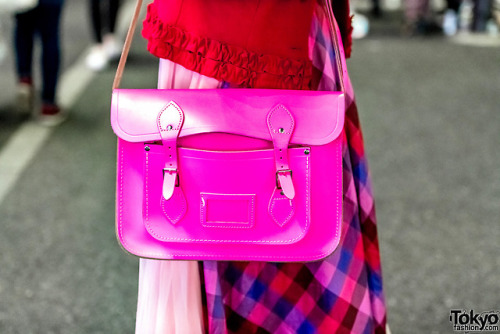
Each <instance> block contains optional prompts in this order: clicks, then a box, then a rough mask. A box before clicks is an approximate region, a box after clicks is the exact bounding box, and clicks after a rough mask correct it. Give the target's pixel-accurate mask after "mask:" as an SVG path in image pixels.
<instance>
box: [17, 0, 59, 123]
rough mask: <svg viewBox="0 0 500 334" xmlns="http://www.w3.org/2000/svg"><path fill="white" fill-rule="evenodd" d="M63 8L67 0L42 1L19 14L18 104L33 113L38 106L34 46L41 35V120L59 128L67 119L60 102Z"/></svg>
mask: <svg viewBox="0 0 500 334" xmlns="http://www.w3.org/2000/svg"><path fill="white" fill-rule="evenodd" d="M62 7H63V0H39V3H38V5H37V6H36V7H35V8H33V9H31V10H28V11H26V12H22V13H18V14H16V15H15V29H14V44H15V55H16V69H17V76H18V80H19V84H18V98H17V105H18V107H19V109H20V110H22V111H30V112H31V110H32V109H33V106H34V88H33V68H32V63H33V47H34V40H35V37H36V36H37V35H39V37H40V39H41V42H42V58H41V67H42V104H41V108H40V112H39V113H38V114H37V119H38V121H39V122H41V123H42V124H45V125H57V124H59V123H61V122H62V121H63V120H64V113H63V112H62V110H61V108H60V107H59V106H58V105H57V103H56V87H57V81H58V75H59V67H60V61H61V48H60V31H59V28H60V18H61V12H62Z"/></svg>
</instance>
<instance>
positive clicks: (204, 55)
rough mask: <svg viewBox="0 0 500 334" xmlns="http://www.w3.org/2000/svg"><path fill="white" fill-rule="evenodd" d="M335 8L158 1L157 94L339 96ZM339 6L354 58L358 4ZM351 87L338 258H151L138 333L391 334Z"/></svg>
mask: <svg viewBox="0 0 500 334" xmlns="http://www.w3.org/2000/svg"><path fill="white" fill-rule="evenodd" d="M328 1H329V0H325V1H316V0H288V1H282V0H266V1H260V2H259V1H254V0H238V1H226V0H155V1H154V2H153V3H152V4H150V5H149V7H148V15H147V18H146V20H145V22H144V26H143V27H144V28H143V31H142V34H143V36H144V37H145V38H147V39H148V50H149V51H150V52H151V53H152V54H153V55H155V56H157V57H159V58H161V59H160V69H159V78H158V87H159V88H161V89H187V88H204V89H207V88H211V89H216V88H229V87H231V88H268V89H295V90H297V89H301V90H338V89H339V86H340V82H339V77H340V74H339V73H338V71H339V70H340V68H338V67H337V66H338V63H337V62H336V59H335V56H334V54H335V51H334V48H333V46H332V45H333V43H334V42H333V40H335V39H336V37H334V36H337V35H332V33H331V29H330V28H331V26H330V24H331V23H332V22H331V21H330V18H332V16H330V14H331V13H330V3H328ZM332 3H333V7H334V8H333V10H334V12H335V17H336V19H337V20H338V26H339V30H340V34H341V35H342V41H343V43H344V46H345V51H346V55H347V56H348V55H349V54H350V36H349V33H350V31H351V27H350V21H351V20H350V15H349V14H350V13H349V5H348V1H347V0H342V1H333V2H332ZM193 55H194V56H193ZM249 59H251V60H252V61H249ZM285 68H293V69H294V70H293V71H289V72H287V73H284V71H285V70H284V69H285ZM345 83H346V85H347V86H348V87H347V88H346V95H347V96H348V97H347V101H348V102H347V112H346V119H347V120H346V123H345V124H346V127H345V131H346V137H345V151H344V155H343V159H344V164H343V165H344V170H343V173H344V174H343V177H344V182H345V188H344V189H345V193H344V195H345V199H346V200H345V203H348V204H347V205H345V207H344V213H343V219H344V220H343V228H342V230H343V232H342V233H343V237H342V241H341V243H340V245H339V247H338V249H337V250H336V251H335V252H334V253H333V254H332V255H330V256H328V257H327V258H325V259H323V260H321V261H317V262H314V263H271V262H223V261H204V262H200V263H197V262H194V261H159V260H152V259H141V260H140V270H139V298H138V310H137V324H136V333H137V334H142V333H148V334H150V333H151V334H153V333H169V334H170V333H193V334H195V333H226V332H239V333H277V332H287V333H306V332H307V333H317V332H322V333H339V332H345V333H351V332H352V333H381V334H383V333H386V326H385V322H386V317H385V314H386V313H385V303H384V296H383V291H382V281H381V280H382V277H381V271H380V259H379V250H378V241H377V240H378V239H377V233H376V223H375V216H374V208H373V198H372V195H371V193H370V186H369V176H368V175H369V173H368V170H367V169H366V166H367V165H366V162H365V156H364V154H363V142H362V135H361V129H360V127H359V122H358V114H357V109H356V104H355V102H354V97H353V92H352V87H351V86H350V83H349V80H348V79H346V81H345ZM205 324H206V325H207V326H208V327H207V328H204V326H205Z"/></svg>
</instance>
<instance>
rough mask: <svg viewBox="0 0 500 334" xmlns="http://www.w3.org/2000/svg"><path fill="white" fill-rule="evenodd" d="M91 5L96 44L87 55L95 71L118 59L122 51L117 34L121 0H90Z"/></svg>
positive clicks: (90, 66)
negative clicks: (116, 27) (116, 28)
mask: <svg viewBox="0 0 500 334" xmlns="http://www.w3.org/2000/svg"><path fill="white" fill-rule="evenodd" d="M89 5H90V17H91V23H92V35H93V38H94V43H95V45H94V46H93V47H92V48H91V50H90V52H89V54H88V56H87V66H88V67H89V68H90V69H92V70H94V71H101V70H103V69H104V68H106V66H107V65H108V62H109V61H110V60H114V59H117V58H118V56H119V55H120V52H121V47H120V44H119V43H118V41H117V38H116V36H115V26H116V19H117V16H118V9H119V7H120V0H89Z"/></svg>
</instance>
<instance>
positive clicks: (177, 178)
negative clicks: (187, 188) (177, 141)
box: [163, 167, 277, 187]
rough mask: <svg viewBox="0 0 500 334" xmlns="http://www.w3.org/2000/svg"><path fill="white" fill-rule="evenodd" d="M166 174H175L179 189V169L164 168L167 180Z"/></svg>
mask: <svg viewBox="0 0 500 334" xmlns="http://www.w3.org/2000/svg"><path fill="white" fill-rule="evenodd" d="M165 173H169V174H172V173H175V176H176V180H175V186H176V187H178V186H179V184H180V181H179V172H178V171H177V168H166V167H165V168H163V178H165ZM276 177H277V176H276Z"/></svg>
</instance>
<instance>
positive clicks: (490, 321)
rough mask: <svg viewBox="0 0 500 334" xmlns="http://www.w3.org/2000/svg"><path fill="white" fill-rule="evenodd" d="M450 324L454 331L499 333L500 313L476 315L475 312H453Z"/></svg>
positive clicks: (491, 312) (488, 312)
mask: <svg viewBox="0 0 500 334" xmlns="http://www.w3.org/2000/svg"><path fill="white" fill-rule="evenodd" d="M450 322H451V323H452V324H453V330H454V331H461V332H465V333H469V332H493V331H498V329H499V326H500V312H499V311H487V312H482V313H476V312H474V310H470V311H467V310H451V311H450Z"/></svg>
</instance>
